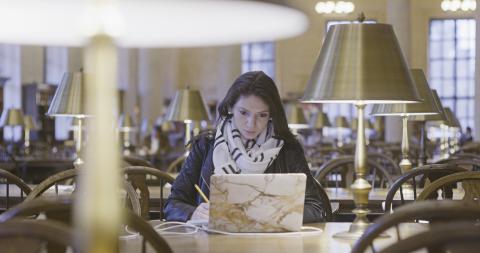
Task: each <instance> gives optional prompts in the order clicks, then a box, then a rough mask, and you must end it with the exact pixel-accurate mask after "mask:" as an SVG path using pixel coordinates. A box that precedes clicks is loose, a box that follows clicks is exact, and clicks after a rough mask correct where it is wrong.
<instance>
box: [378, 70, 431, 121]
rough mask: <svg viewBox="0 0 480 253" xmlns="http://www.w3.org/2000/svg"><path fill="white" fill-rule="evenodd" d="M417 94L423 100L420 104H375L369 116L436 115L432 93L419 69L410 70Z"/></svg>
mask: <svg viewBox="0 0 480 253" xmlns="http://www.w3.org/2000/svg"><path fill="white" fill-rule="evenodd" d="M411 73H412V76H413V79H414V80H415V85H416V87H417V90H418V93H419V95H420V97H421V99H422V100H423V101H422V102H420V103H408V104H375V105H373V108H372V113H371V115H374V116H403V115H405V116H411V115H430V114H438V113H439V112H438V108H437V107H436V106H435V102H434V98H433V95H432V91H431V90H430V87H429V86H428V82H427V78H426V77H425V74H424V73H423V71H422V70H421V69H412V70H411Z"/></svg>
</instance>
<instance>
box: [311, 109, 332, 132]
mask: <svg viewBox="0 0 480 253" xmlns="http://www.w3.org/2000/svg"><path fill="white" fill-rule="evenodd" d="M309 125H310V127H311V128H314V129H320V128H324V127H331V126H332V124H331V123H330V120H329V119H328V115H327V114H326V113H324V112H317V113H315V114H314V115H313V116H312V117H311V118H310V124H309Z"/></svg>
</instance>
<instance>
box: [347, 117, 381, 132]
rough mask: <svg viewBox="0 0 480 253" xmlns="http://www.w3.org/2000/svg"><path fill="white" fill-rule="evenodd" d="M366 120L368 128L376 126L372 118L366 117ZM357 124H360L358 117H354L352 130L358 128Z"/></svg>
mask: <svg viewBox="0 0 480 253" xmlns="http://www.w3.org/2000/svg"><path fill="white" fill-rule="evenodd" d="M364 122H365V128H366V129H374V128H375V127H374V126H373V124H372V122H371V121H370V120H368V119H365V121H364ZM357 126H358V118H354V119H352V130H357Z"/></svg>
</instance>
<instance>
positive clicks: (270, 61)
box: [242, 42, 275, 79]
mask: <svg viewBox="0 0 480 253" xmlns="http://www.w3.org/2000/svg"><path fill="white" fill-rule="evenodd" d="M254 70H261V71H263V72H265V74H267V75H268V76H269V77H271V78H272V79H275V44H274V43H273V42H258V43H248V44H243V45H242V72H243V73H244V72H247V71H254Z"/></svg>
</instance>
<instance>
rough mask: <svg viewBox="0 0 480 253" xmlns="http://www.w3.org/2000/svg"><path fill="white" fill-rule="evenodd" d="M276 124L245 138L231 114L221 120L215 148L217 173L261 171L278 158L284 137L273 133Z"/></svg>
mask: <svg viewBox="0 0 480 253" xmlns="http://www.w3.org/2000/svg"><path fill="white" fill-rule="evenodd" d="M273 134H274V131H273V125H272V123H271V122H270V121H269V122H268V125H267V127H266V128H265V129H264V130H263V131H262V132H261V133H260V134H259V135H258V136H257V138H256V139H250V140H245V139H243V137H242V136H241V134H240V131H239V130H238V129H237V127H236V126H235V124H234V123H233V121H232V120H231V118H226V119H224V120H222V122H220V124H218V127H217V132H216V134H215V144H214V148H213V165H214V167H215V170H214V174H240V173H242V174H261V173H263V172H265V170H266V169H267V168H268V167H269V166H270V164H272V162H273V161H274V160H275V158H277V156H278V153H279V152H280V150H281V149H282V146H283V140H281V139H278V138H276V137H273Z"/></svg>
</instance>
